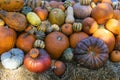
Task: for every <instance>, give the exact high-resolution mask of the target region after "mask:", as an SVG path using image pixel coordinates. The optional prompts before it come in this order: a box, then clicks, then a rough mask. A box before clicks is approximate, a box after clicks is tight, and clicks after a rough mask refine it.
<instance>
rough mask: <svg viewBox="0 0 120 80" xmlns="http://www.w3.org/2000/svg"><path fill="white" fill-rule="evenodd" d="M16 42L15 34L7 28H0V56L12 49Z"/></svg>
mask: <svg viewBox="0 0 120 80" xmlns="http://www.w3.org/2000/svg"><path fill="white" fill-rule="evenodd" d="M15 42H16V32H15V31H14V30H13V29H11V28H8V27H4V26H3V27H1V26H0V54H2V53H3V52H6V51H8V50H10V49H12V48H13V47H14V46H15Z"/></svg>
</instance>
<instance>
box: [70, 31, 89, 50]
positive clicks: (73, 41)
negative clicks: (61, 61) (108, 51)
mask: <svg viewBox="0 0 120 80" xmlns="http://www.w3.org/2000/svg"><path fill="white" fill-rule="evenodd" d="M87 37H89V36H88V34H87V33H85V32H76V33H73V34H72V35H70V38H69V40H70V47H72V48H75V46H76V45H77V43H78V42H79V41H81V40H82V39H85V38H87Z"/></svg>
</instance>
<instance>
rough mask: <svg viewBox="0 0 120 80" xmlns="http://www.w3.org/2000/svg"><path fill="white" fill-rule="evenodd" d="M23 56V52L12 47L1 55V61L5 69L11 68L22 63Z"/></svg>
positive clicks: (15, 67)
mask: <svg viewBox="0 0 120 80" xmlns="http://www.w3.org/2000/svg"><path fill="white" fill-rule="evenodd" d="M23 58H24V52H23V51H22V50H21V49H19V48H13V49H11V50H9V51H8V52H4V53H3V54H2V55H1V62H2V65H3V66H4V67H5V68H6V69H11V70H13V69H17V68H18V67H19V66H20V65H21V64H22V63H23Z"/></svg>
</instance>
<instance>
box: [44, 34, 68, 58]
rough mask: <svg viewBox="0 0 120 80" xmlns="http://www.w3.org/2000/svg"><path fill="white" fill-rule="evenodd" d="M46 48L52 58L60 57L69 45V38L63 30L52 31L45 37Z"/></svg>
mask: <svg viewBox="0 0 120 80" xmlns="http://www.w3.org/2000/svg"><path fill="white" fill-rule="evenodd" d="M45 44H46V45H45V49H46V51H47V52H48V53H49V54H50V56H51V58H54V59H58V58H59V57H60V56H61V55H62V53H63V51H64V50H65V49H67V48H68V47H69V40H68V38H67V36H65V35H64V34H63V33H61V32H51V33H49V34H48V35H47V36H46V38H45Z"/></svg>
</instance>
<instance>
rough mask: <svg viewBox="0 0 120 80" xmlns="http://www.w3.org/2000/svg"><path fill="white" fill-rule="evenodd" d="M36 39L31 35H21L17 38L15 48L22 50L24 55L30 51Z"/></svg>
mask: <svg viewBox="0 0 120 80" xmlns="http://www.w3.org/2000/svg"><path fill="white" fill-rule="evenodd" d="M35 40H36V38H35V36H34V35H32V34H28V33H22V34H20V35H19V36H18V38H17V41H16V47H17V48H20V49H22V50H23V51H24V52H25V53H27V52H29V50H30V49H32V47H33V44H34V42H35Z"/></svg>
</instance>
